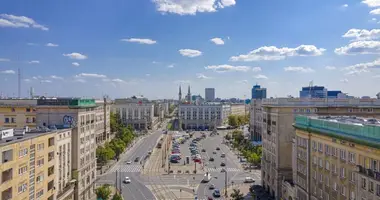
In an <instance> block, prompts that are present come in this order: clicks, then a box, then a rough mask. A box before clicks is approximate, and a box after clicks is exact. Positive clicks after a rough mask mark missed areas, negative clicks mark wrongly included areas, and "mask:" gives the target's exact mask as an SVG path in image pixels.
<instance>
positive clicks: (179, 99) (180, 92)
mask: <svg viewBox="0 0 380 200" xmlns="http://www.w3.org/2000/svg"><path fill="white" fill-rule="evenodd" d="M181 99H182V91H181V85H179V92H178V101H181Z"/></svg>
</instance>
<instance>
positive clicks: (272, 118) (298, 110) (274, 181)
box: [250, 98, 380, 199]
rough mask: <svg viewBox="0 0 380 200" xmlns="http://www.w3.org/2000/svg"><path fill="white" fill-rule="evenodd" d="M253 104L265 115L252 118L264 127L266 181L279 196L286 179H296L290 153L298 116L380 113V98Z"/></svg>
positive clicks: (284, 99) (379, 114) (263, 179)
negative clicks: (294, 124)
mask: <svg viewBox="0 0 380 200" xmlns="http://www.w3.org/2000/svg"><path fill="white" fill-rule="evenodd" d="M251 105H254V106H253V108H252V109H251V111H253V112H256V109H258V110H259V112H261V116H262V118H260V117H254V118H253V119H251V120H254V121H253V122H250V124H254V125H255V126H257V129H259V130H260V129H261V137H262V146H263V157H262V168H261V172H262V174H261V175H262V176H261V177H262V184H263V186H264V187H265V188H266V189H267V190H268V191H269V192H270V193H271V194H272V195H273V196H274V197H276V199H279V198H280V196H281V191H282V185H283V184H282V181H283V180H292V179H293V176H292V174H293V172H292V159H291V158H290V157H291V156H290V155H292V145H293V142H292V141H293V138H294V137H295V132H294V127H293V126H292V124H293V122H294V118H295V116H297V115H355V116H362V117H379V116H380V100H378V99H298V98H277V99H263V100H261V103H258V104H251ZM256 106H259V107H256ZM254 115H255V114H254ZM259 115H260V114H259ZM251 129H252V128H251ZM254 129H255V127H254Z"/></svg>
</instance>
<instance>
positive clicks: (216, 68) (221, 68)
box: [205, 65, 251, 72]
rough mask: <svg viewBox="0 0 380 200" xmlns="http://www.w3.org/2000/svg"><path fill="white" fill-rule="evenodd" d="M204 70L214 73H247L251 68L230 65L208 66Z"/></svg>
mask: <svg viewBox="0 0 380 200" xmlns="http://www.w3.org/2000/svg"><path fill="white" fill-rule="evenodd" d="M205 69H206V70H214V71H216V72H233V71H235V72H247V71H248V70H250V69H251V68H250V67H248V66H232V65H209V66H207V67H205Z"/></svg>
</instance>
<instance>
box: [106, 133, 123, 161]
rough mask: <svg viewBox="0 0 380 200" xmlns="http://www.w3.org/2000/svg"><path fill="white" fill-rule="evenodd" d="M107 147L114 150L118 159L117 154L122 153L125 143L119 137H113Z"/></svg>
mask: <svg viewBox="0 0 380 200" xmlns="http://www.w3.org/2000/svg"><path fill="white" fill-rule="evenodd" d="M108 147H110V148H111V149H112V150H113V151H114V152H115V154H116V158H117V159H119V156H120V154H121V153H123V151H124V149H125V147H126V145H125V143H124V142H123V141H122V140H121V139H118V138H114V139H113V140H111V142H110V143H109V145H108Z"/></svg>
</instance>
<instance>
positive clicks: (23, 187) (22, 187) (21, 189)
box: [18, 183, 27, 194]
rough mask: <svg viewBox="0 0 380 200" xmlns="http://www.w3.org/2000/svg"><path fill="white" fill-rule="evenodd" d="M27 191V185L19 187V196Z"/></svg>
mask: <svg viewBox="0 0 380 200" xmlns="http://www.w3.org/2000/svg"><path fill="white" fill-rule="evenodd" d="M26 189H27V183H23V184H21V185H19V186H18V193H19V194H20V193H23V192H25V191H26Z"/></svg>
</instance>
